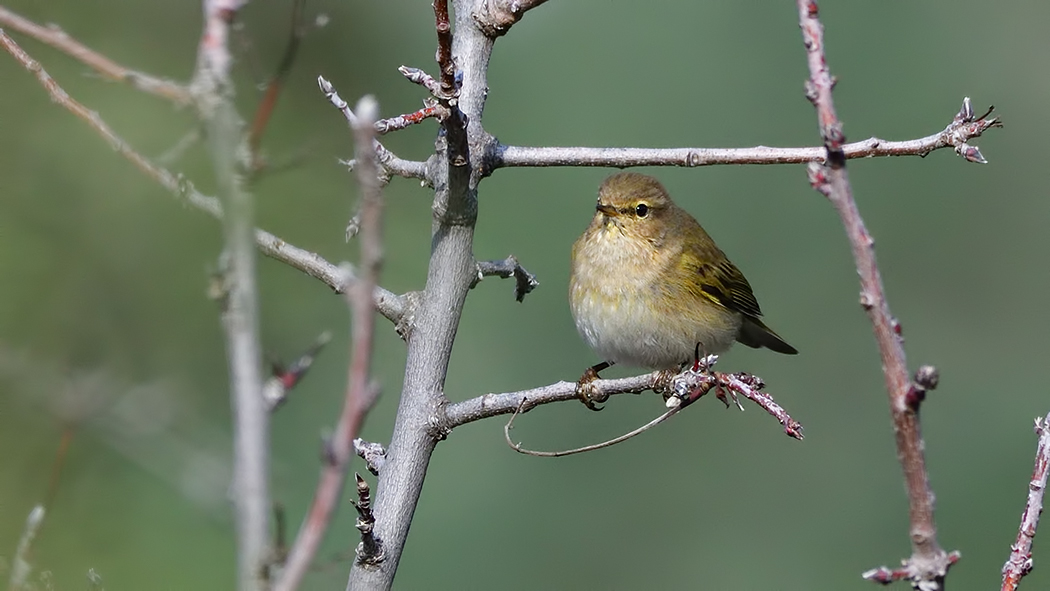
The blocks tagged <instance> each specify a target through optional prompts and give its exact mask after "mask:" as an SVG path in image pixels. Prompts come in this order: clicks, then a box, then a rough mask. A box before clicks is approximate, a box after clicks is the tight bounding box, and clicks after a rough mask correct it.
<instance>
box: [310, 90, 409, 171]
mask: <svg viewBox="0 0 1050 591" xmlns="http://www.w3.org/2000/svg"><path fill="white" fill-rule="evenodd" d="M317 86H318V87H319V88H320V89H321V92H323V93H324V95H325V98H327V99H328V101H329V102H331V103H332V105H333V106H334V107H335V108H336V109H339V111H340V112H341V113H342V114H343V117H345V118H346V122H347V124H349V125H350V127H351V129H352V128H353V127H354V126H356V125H357V115H354V112H353V111H352V110H351V109H350V105H348V104H347V102H346V101H345V100H343V98H342V97H341V96H339V93H338V92H336V90H335V87H334V86H332V83H331V82H329V81H328V80H326V79H325V77H324V76H318V77H317ZM385 131H386V129H385V128H382V127H380V126H379V125H378V122H377V125H376V132H377V133H384V132H385ZM373 143H374V146H373V147H374V149H375V154H374V156H375V157H376V158H378V159H379V163H380V164H382V165H383V170H384V171H385V172H387V173H389V174H396V175H397V176H401V177H405V178H414V179H427V163H426V162H413V161H411V160H402V159H401V158H398V157H397V156H395V155H394V153H393V152H391V151H390V150H388V149H386V147H384V146H383V144H381V143H379V142H378V141H374V142H373ZM346 165H347V166H348V167H349V168H356V167H357V166H358V162H357V159H356V158H355V159H354V160H351V161H349V162H347V163H346ZM428 182H429V181H428Z"/></svg>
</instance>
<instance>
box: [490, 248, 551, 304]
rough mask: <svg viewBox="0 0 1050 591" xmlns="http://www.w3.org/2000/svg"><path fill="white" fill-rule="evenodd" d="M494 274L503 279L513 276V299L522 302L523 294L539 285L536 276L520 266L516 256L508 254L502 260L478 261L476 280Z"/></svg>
mask: <svg viewBox="0 0 1050 591" xmlns="http://www.w3.org/2000/svg"><path fill="white" fill-rule="evenodd" d="M492 275H495V276H497V277H502V278H504V279H509V278H511V277H513V278H514V299H515V300H517V301H519V302H522V301H525V296H526V295H527V294H529V293H531V292H532V290H534V289H536V287H537V286H539V284H540V282H539V281H537V280H536V276H535V275H533V274H532V273H529V272H528V270H526V269H525V267H522V266H521V263H519V262H518V259H517V257H515V256H514V255H510V256H509V257H507V258H505V259H503V260H502V261H478V281H479V282H480V281H481V278H482V277H489V276H492ZM476 284H477V282H475V285H476Z"/></svg>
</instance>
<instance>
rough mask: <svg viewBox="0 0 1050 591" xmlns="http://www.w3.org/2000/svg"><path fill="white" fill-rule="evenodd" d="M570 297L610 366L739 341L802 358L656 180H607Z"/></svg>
mask: <svg viewBox="0 0 1050 591" xmlns="http://www.w3.org/2000/svg"><path fill="white" fill-rule="evenodd" d="M569 300H570V305H571V307H572V313H573V317H574V318H575V319H576V326H577V328H578V329H579V331H580V334H581V335H582V336H583V338H584V340H585V341H587V343H588V344H589V345H590V346H591V347H592V348H594V349H595V351H597V352H598V354H599V355H601V356H602V358H603V359H605V360H606V361H610V362H614V363H623V364H627V365H635V366H641V367H648V368H652V369H668V368H672V367H676V366H677V365H679V364H681V363H682V362H685V361H688V360H690V359H691V358H692V356H693V354H694V351H695V350H696V347H697V345H699V348H700V351H701V352H704V353H721V352H723V351H725V350H726V349H728V348H729V347H730V346H731V345H732V344H733V342H734V341H739V342H741V343H743V344H745V345H747V346H749V347H756V348H757V347H766V348H768V349H772V350H773V351H777V352H779V353H786V354H794V353H797V351H796V350H795V348H794V347H792V346H791V345H789V344H787V343H786V342H785V341H784V339H782V338H781V337H780V336H779V335H777V334H776V333H775V332H773V331H772V330H771V329H770V328H769V327H768V326H766V325H765V324H764V323H763V322H762V320H761V319H760V317H761V315H762V310H761V308H759V305H758V301H757V300H756V299H755V295H754V293H753V292H752V290H751V285H750V284H749V283H748V282H747V279H746V278H745V277H744V275H743V273H741V272H740V269H738V268H737V267H736V266H735V265H734V264H733V263H732V262H730V261H729V259H728V258H727V257H726V255H725V253H724V252H722V250H721V249H719V248H718V246H717V245H716V244H715V242H714V240H712V239H711V237H710V236H709V235H708V234H707V232H706V231H704V229H703V228H702V227H701V226H700V224H699V223H697V221H696V220H695V219H694V218H693V216H691V215H689V213H688V212H686V211H685V210H683V209H682V208H680V207H678V206H677V205H676V204H675V203H674V202H673V201H672V200H671V198H670V196H669V195H668V194H667V191H666V190H665V189H664V187H663V185H661V184H660V182H659V181H657V180H656V179H654V178H652V177H649V176H645V175H642V174H637V173H632V172H625V173H619V174H615V175H613V176H610V177H609V178H607V179H606V180H605V182H604V183H602V186H601V189H600V190H599V193H598V204H597V206H596V212H595V215H594V218H593V219H592V221H591V224H590V226H589V227H588V228H587V230H586V231H585V232H584V233H583V235H582V236H581V237H580V238H579V240H577V241H576V244H575V245H574V246H573V249H572V277H571V279H570V287H569Z"/></svg>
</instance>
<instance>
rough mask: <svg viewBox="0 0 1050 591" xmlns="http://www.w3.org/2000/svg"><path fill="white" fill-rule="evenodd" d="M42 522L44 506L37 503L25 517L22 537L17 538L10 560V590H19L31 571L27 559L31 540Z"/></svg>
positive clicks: (31, 568)
mask: <svg viewBox="0 0 1050 591" xmlns="http://www.w3.org/2000/svg"><path fill="white" fill-rule="evenodd" d="M43 523H44V506H43V505H37V506H35V507H33V510H32V511H30V512H29V517H27V518H26V526H25V528H23V529H22V537H21V538H19V540H18V548H17V549H16V550H15V556H14V559H13V560H12V561H11V578H10V579H9V580H8V589H9V590H10V591H21V590H22V588H23V587H24V586H25V584H26V580H27V579H28V578H29V573H31V572H32V571H33V564H32V563H31V562H30V561H29V553H30V551H31V550H32V549H33V540H34V539H36V534H37V532H39V531H40V525H41V524H43Z"/></svg>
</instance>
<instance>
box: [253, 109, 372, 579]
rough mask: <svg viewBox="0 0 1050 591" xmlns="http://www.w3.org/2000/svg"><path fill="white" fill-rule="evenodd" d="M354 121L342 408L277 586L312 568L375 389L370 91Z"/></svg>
mask: <svg viewBox="0 0 1050 591" xmlns="http://www.w3.org/2000/svg"><path fill="white" fill-rule="evenodd" d="M357 114H358V117H357V125H356V126H355V128H354V136H355V140H356V141H355V145H356V153H357V161H358V162H360V163H361V165H360V166H359V167H358V169H357V174H358V181H359V183H360V185H361V194H362V198H361V233H360V239H361V267H362V271H361V276H360V278H359V279H358V282H357V283H356V284H355V285H354V289H352V290H350V292H349V293H348V300H349V303H350V307H351V309H352V316H353V322H352V327H351V332H352V339H351V340H352V351H351V355H350V370H349V377H348V380H347V382H348V384H347V389H346V399H345V401H344V403H343V411H342V413H341V414H340V417H339V423H338V424H337V425H336V430H335V434H334V435H333V436H332V438H331V440H330V441H329V446H328V454H327V455H328V462H327V463H326V464H325V466H324V467H323V468H322V471H321V477H320V481H319V482H318V484H317V490H316V493H315V495H314V500H313V504H312V505H311V507H310V511H309V513H308V514H307V517H306V520H305V521H304V522H303V525H302V527H301V528H300V529H299V535H298V536H297V537H296V540H295V544H294V545H293V546H292V549H291V551H290V552H289V554H288V560H287V562H286V563H285V568H284V572H283V573H282V575H281V578H280V580H278V581H277V584H276V585H275V586H274V589H275V591H292V590H294V589H296V588H298V586H299V583H300V582H301V581H302V578H303V576H304V575H305V574H306V572H307V571H308V570H309V568H310V564H311V562H313V558H314V556H315V555H316V553H317V548H318V547H319V546H320V544H321V541H322V540H323V539H324V533H325V531H326V530H327V528H328V525H329V523H330V522H331V519H332V514H333V512H334V510H335V508H336V506H337V505H338V503H339V498H340V495H341V493H342V490H343V484H344V480H345V478H346V468H347V465H348V464H349V462H350V458H351V457H352V456H353V441H354V439H355V438H356V437H357V433H358V431H359V430H360V427H361V424H362V422H363V421H364V418H365V415H366V414H367V412H368V409H369V408H370V407H371V405H372V401H373V400H374V398H375V395H376V389H375V387H374V386H372V385H371V383H370V377H369V375H370V371H371V364H372V342H373V334H374V332H375V314H374V311H375V305H374V299H373V298H372V297H371V294H372V292H373V290H374V287H375V285H376V281H377V279H378V275H379V268H380V265H381V264H382V259H383V253H382V229H381V218H382V200H381V198H380V185H379V171H378V169H377V168H376V166H375V164H374V163H375V153H374V152H373V138H374V134H375V127H374V122H375V120H376V119H377V115H378V107H377V105H376V103H375V100H373V99H372V98H371V97H365V98H363V99H361V102H359V103H358V105H357Z"/></svg>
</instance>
